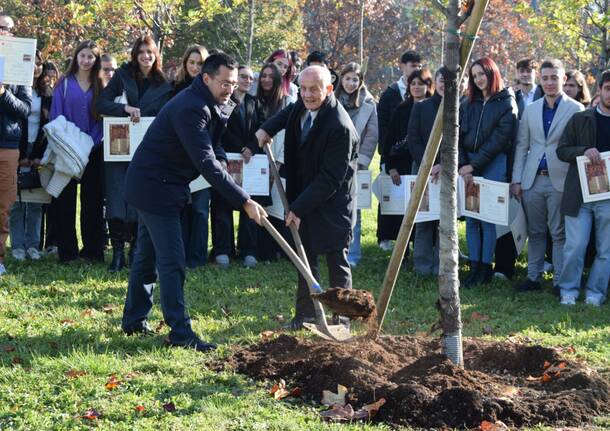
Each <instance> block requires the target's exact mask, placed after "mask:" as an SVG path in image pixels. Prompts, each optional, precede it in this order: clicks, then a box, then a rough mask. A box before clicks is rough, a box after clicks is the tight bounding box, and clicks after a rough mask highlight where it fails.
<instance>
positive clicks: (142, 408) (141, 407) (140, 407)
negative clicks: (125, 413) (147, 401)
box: [134, 406, 146, 412]
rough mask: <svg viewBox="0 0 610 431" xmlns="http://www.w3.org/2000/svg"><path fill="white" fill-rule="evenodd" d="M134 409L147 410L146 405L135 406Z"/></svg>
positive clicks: (138, 410) (137, 410)
mask: <svg viewBox="0 0 610 431" xmlns="http://www.w3.org/2000/svg"><path fill="white" fill-rule="evenodd" d="M134 410H135V411H136V412H143V411H144V410H146V407H144V406H135V407H134Z"/></svg>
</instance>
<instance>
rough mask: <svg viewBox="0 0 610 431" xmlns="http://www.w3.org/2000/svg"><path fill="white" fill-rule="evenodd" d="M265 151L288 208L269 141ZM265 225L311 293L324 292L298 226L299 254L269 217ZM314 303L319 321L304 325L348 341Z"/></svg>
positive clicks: (328, 337) (346, 334)
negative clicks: (329, 323)
mask: <svg viewBox="0 0 610 431" xmlns="http://www.w3.org/2000/svg"><path fill="white" fill-rule="evenodd" d="M265 152H266V153H267V159H268V160H269V169H271V174H272V175H273V181H274V182H275V187H276V188H277V191H278V193H279V195H280V198H281V199H282V204H283V206H284V211H285V210H286V209H287V208H288V198H287V197H286V192H285V191H284V186H283V185H282V180H281V179H280V173H279V172H278V169H277V165H276V164H275V157H274V156H273V151H272V150H271V146H270V145H269V144H268V143H266V144H265ZM264 226H265V228H266V229H267V230H268V231H269V233H270V234H271V236H273V238H274V239H275V240H276V241H277V243H278V244H279V245H280V247H281V248H282V250H284V252H285V253H286V254H287V255H288V257H289V258H290V260H291V261H292V263H294V265H295V266H296V267H297V269H298V270H299V272H300V273H301V275H302V276H303V278H304V279H305V281H306V282H307V287H308V288H309V293H310V294H312V295H313V294H320V293H322V289H321V288H320V285H319V284H318V282H317V281H316V279H315V278H314V277H313V275H312V274H311V269H310V268H309V262H308V260H307V255H306V254H305V247H303V242H302V241H301V236H300V235H299V231H298V230H297V228H296V226H294V225H293V224H291V225H290V226H289V229H290V233H291V234H292V239H293V240H294V244H295V248H296V250H297V252H298V254H299V255H298V256H297V255H296V254H295V253H294V251H293V250H292V248H291V247H290V246H289V245H288V243H286V241H285V240H284V238H283V237H282V236H281V235H280V234H279V233H278V232H277V230H276V229H275V228H274V227H273V225H272V224H271V223H270V222H269V221H268V220H267V219H265V223H264ZM313 305H314V311H315V313H316V320H317V322H318V323H317V324H315V325H314V324H312V323H303V326H305V327H306V328H307V329H309V330H310V331H312V332H313V333H315V334H317V335H319V336H320V337H322V338H324V339H326V340H335V341H346V340H348V339H350V338H351V335H350V333H349V330H348V329H347V328H345V326H343V325H330V326H329V325H328V322H326V314H325V313H324V308H323V307H322V304H321V303H320V301H318V300H316V299H313Z"/></svg>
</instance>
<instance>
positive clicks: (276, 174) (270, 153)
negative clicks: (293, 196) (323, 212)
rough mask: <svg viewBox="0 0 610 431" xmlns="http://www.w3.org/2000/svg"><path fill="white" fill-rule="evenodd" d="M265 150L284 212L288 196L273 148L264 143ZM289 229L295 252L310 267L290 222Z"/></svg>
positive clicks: (297, 235) (301, 244) (286, 208)
mask: <svg viewBox="0 0 610 431" xmlns="http://www.w3.org/2000/svg"><path fill="white" fill-rule="evenodd" d="M265 152H266V153H267V159H268V160H269V169H271V174H272V175H273V182H274V183H275V187H276V188H277V191H278V194H279V195H280V199H281V200H282V204H283V206H284V214H285V213H286V211H288V207H289V205H288V197H287V196H286V191H285V190H284V186H283V185H282V179H281V178H280V172H279V171H278V169H277V165H276V164H275V156H274V155H273V150H271V145H269V143H265ZM288 228H289V229H290V233H291V234H292V239H293V240H294V246H295V248H296V249H297V253H298V254H299V256H300V258H301V260H302V261H303V264H304V265H305V266H306V267H307V269H310V267H309V261H308V260H307V255H306V254H305V247H303V241H301V236H300V235H299V230H298V229H297V228H296V226H294V225H293V224H291V225H290V226H288Z"/></svg>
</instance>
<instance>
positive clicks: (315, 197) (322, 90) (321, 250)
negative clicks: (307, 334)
mask: <svg viewBox="0 0 610 431" xmlns="http://www.w3.org/2000/svg"><path fill="white" fill-rule="evenodd" d="M299 82H300V87H301V98H300V99H299V100H298V101H297V102H296V103H294V104H292V105H290V106H288V107H286V108H285V109H284V110H282V111H281V112H279V113H278V114H276V115H275V116H273V117H272V118H270V119H269V120H268V121H266V122H265V123H264V124H263V125H262V126H261V128H260V129H259V130H258V131H257V132H256V136H257V138H258V141H259V144H260V145H261V146H262V145H263V144H264V143H265V142H269V141H270V140H271V136H273V135H275V134H276V133H277V132H279V131H280V130H282V129H286V135H285V141H284V162H285V168H286V194H287V196H288V202H289V204H290V208H288V209H287V211H288V214H287V216H286V225H290V224H294V225H295V226H296V227H297V228H298V229H299V232H300V234H301V236H302V240H303V246H304V247H305V252H306V254H307V259H308V260H309V264H310V267H311V270H312V273H313V275H314V277H315V278H316V279H317V280H320V274H319V269H318V255H321V254H322V255H324V256H325V257H326V262H327V264H328V271H329V279H330V285H331V286H332V287H341V288H346V289H349V288H351V286H352V276H351V271H350V266H349V263H348V261H347V249H348V246H349V243H350V240H351V236H352V227H353V225H354V221H355V217H354V215H355V193H356V183H355V172H356V170H357V156H358V133H357V132H356V130H355V129H354V126H353V124H352V121H351V120H350V117H349V115H348V113H347V112H346V111H345V109H343V107H342V106H341V104H340V103H338V102H337V99H336V98H335V96H334V94H333V86H332V84H331V76H330V72H329V71H328V69H326V68H324V67H321V66H309V67H307V68H306V69H304V70H303V71H302V72H301V74H300V77H299ZM314 316H315V313H314V308H313V302H312V300H311V298H310V296H309V290H308V288H307V284H306V282H305V280H304V279H303V277H301V276H300V275H299V285H298V291H297V297H296V313H295V316H294V318H293V319H292V322H291V328H292V329H295V330H296V329H300V328H301V327H302V326H303V322H313V321H314V320H315V318H314ZM335 323H336V322H335Z"/></svg>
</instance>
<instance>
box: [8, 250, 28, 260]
mask: <svg viewBox="0 0 610 431" xmlns="http://www.w3.org/2000/svg"><path fill="white" fill-rule="evenodd" d="M11 254H12V255H13V259H15V260H18V261H24V260H25V250H24V249H22V248H14V249H13V250H11Z"/></svg>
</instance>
